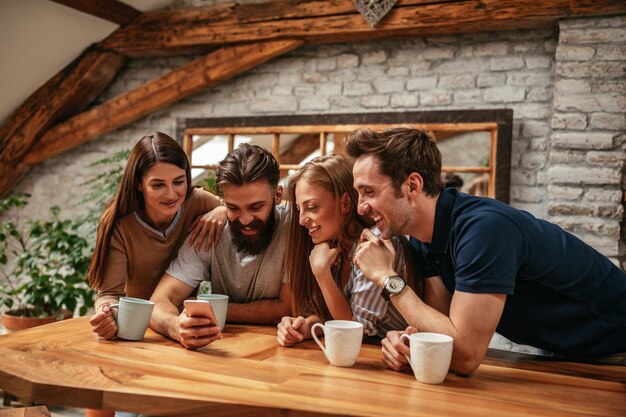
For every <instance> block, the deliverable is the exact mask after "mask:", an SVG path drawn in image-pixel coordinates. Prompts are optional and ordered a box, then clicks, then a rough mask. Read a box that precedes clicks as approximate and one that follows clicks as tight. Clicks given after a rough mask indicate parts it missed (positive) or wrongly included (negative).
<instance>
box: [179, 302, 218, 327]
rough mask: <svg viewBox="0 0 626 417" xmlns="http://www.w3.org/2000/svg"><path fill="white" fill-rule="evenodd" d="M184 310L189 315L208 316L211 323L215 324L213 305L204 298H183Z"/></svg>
mask: <svg viewBox="0 0 626 417" xmlns="http://www.w3.org/2000/svg"><path fill="white" fill-rule="evenodd" d="M183 304H184V305H185V311H186V313H187V315H188V316H189V317H208V318H209V319H211V323H212V324H214V325H216V326H217V319H216V318H215V313H214V312H213V307H211V304H209V302H208V301H206V300H185V301H184V302H183Z"/></svg>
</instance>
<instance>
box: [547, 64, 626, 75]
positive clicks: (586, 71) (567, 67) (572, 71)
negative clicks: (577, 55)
mask: <svg viewBox="0 0 626 417" xmlns="http://www.w3.org/2000/svg"><path fill="white" fill-rule="evenodd" d="M556 74H557V75H560V76H563V77H571V78H587V77H604V78H623V77H624V76H625V75H626V62H618V61H601V62H592V63H588V62H557V63H556Z"/></svg>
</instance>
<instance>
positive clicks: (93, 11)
mask: <svg viewBox="0 0 626 417" xmlns="http://www.w3.org/2000/svg"><path fill="white" fill-rule="evenodd" d="M52 1H53V2H55V3H59V4H62V5H64V6H67V7H71V8H72V9H76V10H78V11H79V12H83V13H87V14H90V15H92V16H96V17H99V18H101V19H104V20H108V21H109V22H113V23H117V24H118V25H120V26H126V25H127V24H129V23H130V22H132V21H133V20H134V19H136V18H137V17H138V16H140V15H141V12H140V11H139V10H137V9H135V8H134V7H131V6H129V5H128V4H126V3H123V2H121V1H118V0H104V1H103V0H52Z"/></svg>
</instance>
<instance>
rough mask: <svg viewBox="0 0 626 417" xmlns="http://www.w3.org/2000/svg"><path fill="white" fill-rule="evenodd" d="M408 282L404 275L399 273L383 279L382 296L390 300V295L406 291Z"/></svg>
mask: <svg viewBox="0 0 626 417" xmlns="http://www.w3.org/2000/svg"><path fill="white" fill-rule="evenodd" d="M405 287H406V282H404V280H403V279H402V277H400V276H398V275H390V276H387V277H385V279H384V280H383V293H382V296H383V298H384V299H385V300H387V301H389V298H390V297H393V296H396V295H398V294H400V293H401V292H402V291H404V288H405Z"/></svg>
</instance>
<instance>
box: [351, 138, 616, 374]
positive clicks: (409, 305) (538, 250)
mask: <svg viewBox="0 0 626 417" xmlns="http://www.w3.org/2000/svg"><path fill="white" fill-rule="evenodd" d="M347 150H348V153H349V154H350V155H351V156H352V157H354V158H356V163H355V165H354V170H353V172H354V186H355V188H356V189H357V190H358V192H359V213H360V214H361V215H367V216H369V217H371V218H372V219H373V220H374V221H376V226H377V227H378V228H379V229H380V231H381V236H380V238H379V237H376V236H375V235H374V234H373V233H372V232H370V231H369V230H365V231H364V232H363V235H362V239H361V240H362V242H361V244H360V245H359V248H358V249H357V251H356V253H355V256H354V261H355V262H356V264H357V265H358V267H359V268H360V269H361V270H362V271H363V273H364V274H365V276H366V277H367V278H368V279H370V280H371V281H372V282H374V283H375V284H377V285H379V286H380V287H382V289H383V296H386V297H389V299H390V300H391V302H393V304H394V305H395V306H396V308H397V309H398V310H399V311H400V312H401V313H402V314H403V315H404V318H405V319H406V320H407V322H408V323H410V324H411V325H412V326H410V327H409V328H408V329H407V331H408V332H415V331H418V330H419V331H426V332H437V333H445V334H448V335H450V336H452V337H453V338H454V351H453V355H452V364H451V368H452V369H453V370H454V371H456V372H459V373H464V374H470V373H472V372H473V371H474V370H475V369H476V368H477V367H478V365H479V364H480V363H481V361H482V359H483V357H484V356H485V353H486V351H487V347H488V345H489V342H490V340H491V338H492V336H493V333H494V332H495V331H498V333H500V334H502V335H504V336H505V337H507V338H509V339H510V340H512V341H514V342H516V343H522V344H527V345H531V346H534V347H537V348H540V349H544V350H547V351H550V352H553V353H554V354H556V355H559V356H563V357H567V358H570V359H574V360H606V361H613V362H616V363H619V362H621V363H622V364H626V363H624V356H625V355H624V352H626V275H625V274H624V273H623V272H622V271H621V270H620V269H619V268H617V267H616V266H615V265H614V264H613V263H612V262H611V261H610V260H609V259H607V258H606V257H605V256H603V255H601V254H600V253H598V252H597V251H596V250H594V249H593V248H592V247H590V246H588V245H587V244H585V243H584V242H582V241H581V240H580V239H578V238H576V237H575V236H573V235H571V234H569V233H567V232H565V231H563V230H562V229H561V228H559V227H558V226H556V225H554V224H552V223H549V222H547V221H544V220H539V219H536V218H535V217H533V216H532V215H531V214H529V213H527V212H524V211H521V210H517V209H515V208H512V207H510V206H508V205H506V204H504V203H501V202H499V201H497V200H492V199H488V198H481V197H474V196H470V195H468V194H464V193H459V192H457V191H456V190H454V189H446V190H444V189H443V184H442V182H441V153H440V152H439V150H438V149H437V146H436V144H435V142H434V140H433V139H432V138H431V137H430V136H429V135H428V134H427V133H426V132H423V131H421V130H417V129H409V128H397V129H389V130H386V131H383V132H375V131H372V130H369V129H359V130H357V131H355V132H354V133H352V134H351V135H350V137H349V139H348V143H347ZM401 234H405V235H410V236H411V242H412V245H413V247H414V249H415V251H416V256H417V260H418V262H419V263H420V264H421V265H422V267H423V270H424V276H425V278H426V279H425V280H424V299H423V300H421V299H420V298H419V297H418V296H417V295H416V294H415V293H414V292H413V291H412V290H411V289H410V288H409V287H408V286H405V285H404V281H403V279H402V277H399V276H398V275H397V273H396V272H395V271H394V270H393V267H392V265H393V259H394V257H393V253H392V250H391V249H390V248H391V247H390V246H389V245H388V243H387V242H386V241H385V239H389V238H391V237H392V236H395V235H401ZM400 334H401V332H389V333H388V334H387V337H386V338H385V339H384V340H383V342H382V353H383V361H384V362H385V364H386V365H387V366H388V367H390V368H392V369H396V370H399V369H401V368H403V367H404V366H405V365H406V362H407V361H406V359H405V357H404V355H408V354H409V350H408V347H407V346H406V345H405V344H404V343H402V342H401V340H400V338H399V337H400ZM607 356H611V357H610V358H606V357H607Z"/></svg>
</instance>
